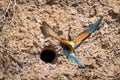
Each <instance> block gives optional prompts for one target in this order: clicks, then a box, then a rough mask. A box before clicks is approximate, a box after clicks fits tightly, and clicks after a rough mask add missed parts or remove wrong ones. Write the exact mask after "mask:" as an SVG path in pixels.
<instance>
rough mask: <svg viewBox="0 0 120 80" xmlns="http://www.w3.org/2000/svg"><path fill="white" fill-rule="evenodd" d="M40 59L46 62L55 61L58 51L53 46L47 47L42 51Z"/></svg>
mask: <svg viewBox="0 0 120 80" xmlns="http://www.w3.org/2000/svg"><path fill="white" fill-rule="evenodd" d="M40 59H41V60H42V61H44V62H45V63H53V62H54V61H55V59H56V52H55V49H54V48H51V46H47V47H45V48H44V49H43V50H42V52H41V53H40Z"/></svg>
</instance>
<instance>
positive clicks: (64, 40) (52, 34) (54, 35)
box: [42, 21, 72, 47]
mask: <svg viewBox="0 0 120 80" xmlns="http://www.w3.org/2000/svg"><path fill="white" fill-rule="evenodd" d="M42 25H43V26H42V30H43V31H44V32H46V33H47V34H48V35H50V36H51V37H53V38H55V39H57V40H58V41H60V42H61V43H63V44H66V45H68V46H70V47H72V46H71V44H70V42H69V41H68V40H66V39H62V38H60V37H59V36H58V35H57V34H56V33H55V32H54V31H53V30H52V29H51V28H50V26H49V25H48V24H47V23H46V22H45V21H43V23H42Z"/></svg>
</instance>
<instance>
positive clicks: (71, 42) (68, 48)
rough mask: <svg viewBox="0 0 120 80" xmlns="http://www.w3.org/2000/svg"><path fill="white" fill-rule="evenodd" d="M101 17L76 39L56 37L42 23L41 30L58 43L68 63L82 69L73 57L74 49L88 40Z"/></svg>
mask: <svg viewBox="0 0 120 80" xmlns="http://www.w3.org/2000/svg"><path fill="white" fill-rule="evenodd" d="M102 18H103V17H101V18H100V19H99V20H98V21H96V22H95V23H94V24H93V25H91V26H89V27H88V28H86V29H85V30H83V31H82V32H81V33H80V34H79V35H78V36H77V37H75V38H74V39H71V37H70V35H68V40H67V39H64V38H60V37H58V35H57V34H56V33H55V32H54V31H53V30H52V29H51V28H50V26H49V25H48V24H47V23H46V22H45V21H43V23H42V25H43V26H42V29H43V31H45V32H46V33H47V34H48V35H50V36H52V37H53V38H55V39H57V40H58V41H60V44H61V46H62V48H63V54H64V55H65V56H66V57H67V58H68V61H72V62H74V63H76V64H77V65H78V66H79V67H84V64H83V63H82V62H81V61H80V60H79V59H78V58H77V57H76V56H75V49H77V48H78V47H79V46H80V44H81V43H82V41H84V40H85V39H86V38H88V37H89V36H90V35H91V33H93V32H94V31H95V30H96V29H97V28H98V26H99V24H100V23H101V21H102Z"/></svg>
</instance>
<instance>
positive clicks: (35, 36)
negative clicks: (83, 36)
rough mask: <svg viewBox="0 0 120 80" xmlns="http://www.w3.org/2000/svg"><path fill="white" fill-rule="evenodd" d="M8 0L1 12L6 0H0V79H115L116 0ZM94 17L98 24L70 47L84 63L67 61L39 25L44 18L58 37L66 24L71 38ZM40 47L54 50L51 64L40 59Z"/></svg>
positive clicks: (119, 51) (119, 35)
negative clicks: (87, 35) (79, 64)
mask: <svg viewBox="0 0 120 80" xmlns="http://www.w3.org/2000/svg"><path fill="white" fill-rule="evenodd" d="M10 1H11V3H10V6H9V9H8V10H7V12H6V14H5V11H6V8H7V6H8V4H9V1H8V0H1V1H0V17H1V18H0V45H1V46H2V47H1V48H0V64H1V65H0V80H120V0H16V1H17V4H16V5H15V3H14V2H13V0H10ZM14 1H15V0H14ZM100 16H104V18H103V21H102V23H101V24H100V26H99V29H98V30H97V31H96V32H95V33H93V34H92V35H91V36H90V37H89V38H88V39H87V40H85V41H84V42H83V43H82V44H81V46H80V47H79V48H78V49H77V50H76V56H77V57H78V58H79V59H80V60H81V61H82V62H83V63H84V64H85V66H86V67H85V68H78V66H77V65H76V64H74V63H72V62H68V60H67V59H66V57H65V56H64V55H63V53H62V48H61V46H60V44H59V42H58V41H57V40H55V39H53V38H51V37H49V36H45V35H43V33H42V30H41V27H42V21H46V22H47V23H48V24H49V25H50V26H51V28H53V29H54V31H55V32H56V33H57V34H58V35H59V36H60V37H65V38H67V35H68V32H69V28H71V30H70V34H71V36H72V38H74V37H75V36H76V35H77V34H79V33H80V32H81V31H82V30H83V29H85V28H86V27H88V26H89V25H91V24H93V23H94V22H95V21H97V19H99V18H100ZM46 46H48V47H50V46H53V48H54V49H53V48H52V50H54V51H55V52H56V59H55V60H54V63H45V62H44V61H42V60H41V59H40V53H41V52H42V50H43V49H44V48H45V47H46ZM3 47H4V48H3Z"/></svg>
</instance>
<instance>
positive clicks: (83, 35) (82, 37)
mask: <svg viewBox="0 0 120 80" xmlns="http://www.w3.org/2000/svg"><path fill="white" fill-rule="evenodd" d="M102 19H103V17H101V18H100V19H99V20H98V21H96V22H95V23H94V24H93V25H91V26H89V27H88V28H86V29H85V30H84V31H83V32H81V33H80V34H79V35H78V36H77V37H76V38H74V39H73V41H74V42H75V43H76V47H75V49H76V48H78V47H79V45H80V44H81V42H82V41H84V40H85V39H86V38H88V37H89V36H90V35H91V33H93V32H94V31H95V30H96V29H97V28H98V26H99V24H100V23H101V21H102Z"/></svg>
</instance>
